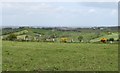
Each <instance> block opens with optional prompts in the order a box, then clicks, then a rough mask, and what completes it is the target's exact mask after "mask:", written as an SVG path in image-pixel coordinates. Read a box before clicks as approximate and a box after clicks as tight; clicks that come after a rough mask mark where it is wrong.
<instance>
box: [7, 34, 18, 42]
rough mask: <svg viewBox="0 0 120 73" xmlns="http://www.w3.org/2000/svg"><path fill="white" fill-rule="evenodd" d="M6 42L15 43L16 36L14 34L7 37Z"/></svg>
mask: <svg viewBox="0 0 120 73" xmlns="http://www.w3.org/2000/svg"><path fill="white" fill-rule="evenodd" d="M7 39H8V40H10V41H15V40H16V39H17V35H15V34H10V35H9V36H8V37H7Z"/></svg>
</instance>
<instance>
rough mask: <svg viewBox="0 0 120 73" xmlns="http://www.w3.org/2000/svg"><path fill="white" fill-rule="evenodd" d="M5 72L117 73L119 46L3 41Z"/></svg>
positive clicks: (3, 66) (3, 67)
mask: <svg viewBox="0 0 120 73" xmlns="http://www.w3.org/2000/svg"><path fill="white" fill-rule="evenodd" d="M2 57H3V58H2V61H3V63H2V69H3V71H117V70H118V44H104V43H102V44H100V43H58V42H56V43H52V42H51V43H50V42H17V41H14V42H12V41H3V42H2Z"/></svg>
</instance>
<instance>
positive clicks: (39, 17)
mask: <svg viewBox="0 0 120 73" xmlns="http://www.w3.org/2000/svg"><path fill="white" fill-rule="evenodd" d="M117 4H118V3H117V2H14V3H13V2H6V3H2V13H1V14H2V25H3V26H50V27H52V26H53V27H58V26H64V27H83V26H87V27H89V26H117V25H118V6H117Z"/></svg>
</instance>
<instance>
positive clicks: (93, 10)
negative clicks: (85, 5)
mask: <svg viewBox="0 0 120 73" xmlns="http://www.w3.org/2000/svg"><path fill="white" fill-rule="evenodd" d="M88 12H89V13H96V10H95V9H89V11H88Z"/></svg>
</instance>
